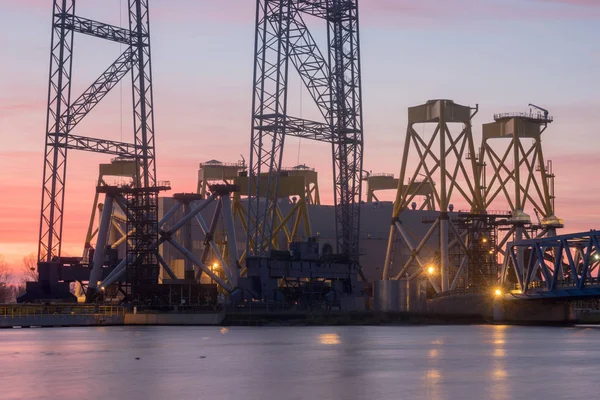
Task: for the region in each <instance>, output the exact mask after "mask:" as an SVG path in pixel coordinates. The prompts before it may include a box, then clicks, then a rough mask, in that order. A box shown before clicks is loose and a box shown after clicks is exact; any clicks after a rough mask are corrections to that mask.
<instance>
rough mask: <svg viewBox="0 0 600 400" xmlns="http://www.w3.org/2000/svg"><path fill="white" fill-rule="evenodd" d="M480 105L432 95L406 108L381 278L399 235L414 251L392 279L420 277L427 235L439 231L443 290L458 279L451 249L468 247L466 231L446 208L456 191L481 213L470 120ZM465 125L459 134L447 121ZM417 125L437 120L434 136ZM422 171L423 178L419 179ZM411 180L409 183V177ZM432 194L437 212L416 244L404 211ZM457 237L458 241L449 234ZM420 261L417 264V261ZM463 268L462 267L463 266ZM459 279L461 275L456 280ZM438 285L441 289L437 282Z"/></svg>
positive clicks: (447, 288) (388, 269)
mask: <svg viewBox="0 0 600 400" xmlns="http://www.w3.org/2000/svg"><path fill="white" fill-rule="evenodd" d="M477 111H478V107H477V108H475V109H473V108H471V107H467V106H462V105H459V104H456V103H454V102H453V101H452V100H430V101H428V102H427V103H426V104H423V105H420V106H416V107H410V108H409V111H408V129H407V133H406V140H405V142H404V152H403V155H402V167H401V170H400V178H399V179H398V191H397V192H396V200H395V202H394V210H393V215H392V226H391V228H390V235H389V240H388V249H387V253H386V260H385V264H384V270H383V279H389V276H388V275H389V271H390V267H391V266H392V264H393V262H394V250H395V246H396V240H397V238H398V237H401V238H402V240H404V241H405V243H406V244H407V246H408V247H409V249H410V250H411V256H410V257H409V259H408V260H407V262H406V263H405V264H404V265H403V266H402V268H401V269H400V271H399V272H398V274H396V275H395V277H394V279H402V278H405V277H407V276H408V277H409V278H410V279H413V278H414V277H417V276H419V275H420V274H421V273H422V272H423V270H424V269H425V268H426V265H425V261H424V259H423V254H422V253H421V251H422V250H423V248H424V247H426V244H427V242H428V241H429V239H430V238H431V237H432V236H433V235H434V233H435V232H436V231H437V230H439V261H438V263H439V274H440V275H441V285H440V288H439V289H440V290H441V291H447V290H449V289H450V288H451V287H452V286H455V284H451V282H450V271H449V269H450V260H449V258H450V257H449V251H450V248H451V247H453V246H456V245H458V246H461V247H464V248H465V249H466V247H467V245H468V243H465V238H464V235H463V234H461V233H460V232H459V231H458V230H457V228H456V226H455V225H454V223H453V222H452V221H451V220H450V218H449V215H448V213H449V212H450V211H451V203H450V202H451V199H452V198H453V194H454V193H455V192H458V195H459V197H460V198H461V200H462V201H464V202H465V203H467V204H469V207H470V208H471V210H470V211H471V212H472V213H481V212H483V211H484V209H483V200H482V196H481V188H480V185H479V180H478V176H479V172H478V171H479V165H478V162H477V158H476V157H475V145H474V141H473V132H472V124H471V121H472V119H473V117H474V116H475V114H476V113H477ZM451 123H453V124H462V130H461V131H460V133H458V134H456V133H453V132H452V131H451V130H450V129H449V127H448V125H449V124H451ZM415 124H435V130H434V132H433V134H432V135H431V137H430V138H428V139H427V138H424V137H422V135H420V134H418V133H417V131H416V130H415V128H414V125H415ZM411 153H413V154H416V155H417V156H418V160H419V162H418V164H417V165H416V168H414V169H412V168H410V167H409V155H410V154H411ZM420 176H424V178H420ZM406 179H408V182H405V180H406ZM427 193H431V199H432V202H433V206H434V208H435V209H436V210H437V211H439V217H438V218H437V219H436V220H435V221H432V222H433V224H432V226H431V227H430V228H429V230H428V232H427V233H426V234H425V236H424V237H423V239H422V240H421V241H420V242H418V243H413V240H412V239H411V238H410V237H409V235H408V234H407V231H406V229H405V228H404V227H403V225H402V213H403V212H404V211H405V210H407V209H408V207H409V205H410V204H411V202H412V201H413V200H414V199H415V197H416V196H423V195H424V194H427ZM451 236H454V240H452V241H451V240H450V239H449V238H450V237H451ZM415 264H416V265H415ZM460 270H461V271H462V268H460ZM455 281H456V282H458V280H455ZM436 290H438V288H437V287H436Z"/></svg>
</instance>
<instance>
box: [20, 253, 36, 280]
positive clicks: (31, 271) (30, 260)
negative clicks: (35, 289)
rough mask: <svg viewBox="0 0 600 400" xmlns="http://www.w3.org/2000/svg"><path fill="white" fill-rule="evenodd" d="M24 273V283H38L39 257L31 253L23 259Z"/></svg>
mask: <svg viewBox="0 0 600 400" xmlns="http://www.w3.org/2000/svg"><path fill="white" fill-rule="evenodd" d="M22 272H23V283H24V282H37V281H38V271H37V257H36V255H35V254H34V253H30V254H29V255H26V256H25V257H23V265H22Z"/></svg>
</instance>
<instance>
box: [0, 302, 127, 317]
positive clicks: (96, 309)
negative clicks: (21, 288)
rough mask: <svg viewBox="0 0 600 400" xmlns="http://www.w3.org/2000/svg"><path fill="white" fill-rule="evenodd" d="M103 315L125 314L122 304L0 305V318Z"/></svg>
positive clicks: (115, 315)
mask: <svg viewBox="0 0 600 400" xmlns="http://www.w3.org/2000/svg"><path fill="white" fill-rule="evenodd" d="M67 315H68V316H104V317H119V316H123V315H125V308H124V307H122V306H80V305H73V306H71V305H48V306H45V305H3V306H0V318H4V319H7V318H13V319H14V318H18V319H21V318H36V317H40V318H41V317H43V316H53V317H63V316H67Z"/></svg>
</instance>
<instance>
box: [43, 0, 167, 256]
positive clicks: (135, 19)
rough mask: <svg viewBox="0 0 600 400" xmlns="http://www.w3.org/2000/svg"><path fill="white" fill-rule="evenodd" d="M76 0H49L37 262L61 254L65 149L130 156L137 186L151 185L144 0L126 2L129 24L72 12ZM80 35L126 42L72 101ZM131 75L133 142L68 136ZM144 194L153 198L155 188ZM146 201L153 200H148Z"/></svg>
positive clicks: (150, 116) (151, 117)
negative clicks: (76, 39) (75, 43)
mask: <svg viewBox="0 0 600 400" xmlns="http://www.w3.org/2000/svg"><path fill="white" fill-rule="evenodd" d="M75 3H76V1H75V0H54V5H53V14H52V42H51V43H52V44H51V56H50V78H49V90H48V110H47V122H46V149H45V161H44V178H43V190H42V209H41V221H40V235H39V237H40V240H39V246H38V260H39V261H50V260H52V259H53V258H55V257H60V254H61V239H62V227H63V211H64V195H65V184H66V170H67V150H84V151H91V152H96V153H103V154H111V155H116V156H121V157H131V158H134V159H135V160H136V161H137V162H138V164H139V166H140V171H139V174H138V176H137V177H136V181H137V186H138V187H153V186H155V185H156V167H155V163H154V113H153V109H154V108H153V99H152V69H151V63H150V59H151V57H150V31H149V19H148V0H129V2H128V10H129V13H128V14H129V28H128V29H125V28H121V27H117V26H113V25H109V24H105V23H102V22H97V21H93V20H90V19H87V18H82V17H79V16H76V15H75ZM75 33H81V34H85V35H89V36H94V37H96V38H100V39H105V40H109V41H113V42H116V43H120V44H124V45H127V48H126V49H125V51H124V52H123V53H122V54H121V55H120V56H119V57H118V58H117V59H116V60H115V62H113V63H112V64H111V65H110V66H109V67H108V68H107V69H106V70H105V71H104V73H102V74H101V75H100V77H98V79H96V81H95V82H93V83H92V84H91V85H90V86H89V88H88V89H87V90H85V91H84V92H83V94H81V95H80V96H79V97H77V98H76V99H74V100H73V99H72V93H71V83H72V73H73V50H74V49H73V38H74V34H75ZM128 72H131V75H132V91H133V108H134V132H135V140H134V143H133V144H132V143H123V142H115V141H111V140H105V139H98V138H90V137H85V136H79V135H74V134H72V131H73V130H74V128H75V127H76V126H77V125H78V124H79V123H80V122H81V121H82V120H83V119H84V118H85V116H86V115H88V113H89V112H90V111H91V110H92V109H93V108H94V107H95V106H96V105H97V104H98V103H99V102H100V101H101V100H102V99H103V98H104V97H105V96H106V95H107V94H108V92H110V90H111V89H112V88H114V87H115V85H117V83H119V82H120V81H121V79H122V78H123V77H124V76H125V75H126V74H127V73H128ZM148 196H150V197H152V196H155V194H154V192H152V193H149V194H148ZM147 200H148V201H146V202H145V203H148V204H151V203H155V201H154V200H155V199H150V198H148V199H147Z"/></svg>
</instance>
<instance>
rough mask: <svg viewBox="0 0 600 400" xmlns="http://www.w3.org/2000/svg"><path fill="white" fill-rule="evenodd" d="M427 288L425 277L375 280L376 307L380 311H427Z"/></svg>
mask: <svg viewBox="0 0 600 400" xmlns="http://www.w3.org/2000/svg"><path fill="white" fill-rule="evenodd" d="M426 289H427V282H426V281H425V280H423V279H414V280H412V281H409V280H406V279H401V280H385V281H375V282H374V285H373V297H374V301H373V303H374V304H373V306H374V309H375V311H379V312H425V311H427V292H426Z"/></svg>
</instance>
